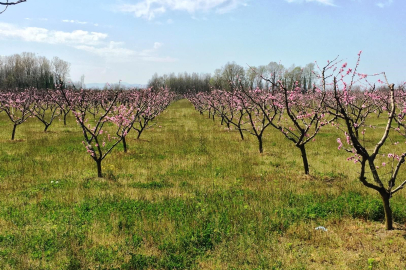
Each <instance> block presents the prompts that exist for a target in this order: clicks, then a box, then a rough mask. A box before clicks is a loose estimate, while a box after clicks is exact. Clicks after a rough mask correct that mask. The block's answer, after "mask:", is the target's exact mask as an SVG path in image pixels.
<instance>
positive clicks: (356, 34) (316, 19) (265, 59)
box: [0, 0, 406, 84]
mask: <svg viewBox="0 0 406 270" xmlns="http://www.w3.org/2000/svg"><path fill="white" fill-rule="evenodd" d="M405 11H406V1H401V0H268V1H265V0H195V1H192V0H109V1H106V0H85V1H84V0H69V1H66V0H52V1H50V0H27V2H25V3H21V4H18V5H15V6H11V7H9V8H8V10H7V11H6V12H4V13H3V14H1V15H0V55H11V54H15V53H21V52H34V53H37V54H38V55H41V56H46V57H48V58H49V59H51V58H52V57H53V56H58V57H60V58H62V59H63V60H65V61H68V62H70V63H71V72H70V74H71V78H72V80H74V81H77V80H79V79H80V76H81V75H82V74H84V75H85V83H95V82H98V83H104V82H110V83H117V82H118V81H119V80H123V81H125V82H129V83H140V84H146V83H147V82H148V80H149V79H150V78H151V76H152V75H153V74H154V73H155V72H157V73H158V74H160V75H162V74H164V73H170V72H174V73H175V74H177V73H179V72H185V71H186V72H198V73H212V72H214V70H215V69H216V68H220V67H221V66H223V65H224V64H226V63H227V62H229V61H230V62H232V61H235V62H236V63H237V64H239V65H242V66H244V67H247V65H250V66H258V65H266V64H268V63H269V62H271V61H275V62H281V63H282V64H283V65H284V66H285V67H289V66H291V65H292V64H295V65H300V66H304V65H306V64H307V63H310V62H314V61H318V62H319V64H320V65H323V64H324V63H326V61H327V60H329V59H330V60H331V59H333V58H335V57H336V56H337V55H340V58H341V59H344V61H346V62H348V63H349V66H350V67H351V65H354V64H355V62H356V59H357V53H358V52H359V51H360V50H362V51H363V54H362V60H361V65H360V67H359V71H360V72H362V73H368V74H373V73H378V72H382V71H385V72H386V74H387V76H388V79H389V81H390V82H393V83H400V82H402V81H405V80H406V72H405V71H406V70H405V63H406V49H405V44H406V23H405V18H404V12H405Z"/></svg>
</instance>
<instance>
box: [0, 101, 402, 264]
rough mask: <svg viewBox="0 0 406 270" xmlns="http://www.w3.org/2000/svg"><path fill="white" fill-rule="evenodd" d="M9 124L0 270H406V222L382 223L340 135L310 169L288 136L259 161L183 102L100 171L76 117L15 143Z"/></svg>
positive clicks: (1, 144)
mask: <svg viewBox="0 0 406 270" xmlns="http://www.w3.org/2000/svg"><path fill="white" fill-rule="evenodd" d="M0 126H1V131H0V160H1V163H0V195H1V198H2V199H1V200H0V269H367V268H368V264H370V265H372V267H373V268H375V267H376V269H405V268H406V258H405V255H404V254H405V252H404V251H406V245H405V239H404V235H405V233H404V230H395V231H392V232H385V231H384V230H383V226H382V224H381V220H382V209H381V202H380V201H379V198H378V197H377V196H374V195H373V194H372V195H371V194H370V193H367V192H366V191H365V190H364V189H363V188H362V187H360V186H359V183H358V182H357V181H356V179H355V178H354V175H355V173H353V172H352V170H353V169H354V168H356V167H348V164H343V163H342V162H340V160H342V159H343V157H344V156H345V155H343V153H341V152H338V153H337V152H334V151H331V150H329V149H331V148H332V147H331V144H334V143H335V141H334V138H335V136H336V135H334V133H333V131H329V130H327V131H325V132H323V133H322V134H321V136H320V139H319V138H318V140H320V142H319V143H318V144H317V145H315V146H311V147H309V150H308V154H309V159H310V164H311V166H312V167H311V173H312V176H311V177H304V176H303V174H302V171H301V170H302V168H301V163H300V154H299V153H297V152H295V150H296V149H293V151H291V150H292V148H291V147H290V145H289V142H287V141H286V140H285V139H283V138H282V137H281V136H279V134H277V133H274V132H272V131H271V130H269V132H268V133H267V134H266V136H265V144H264V147H265V153H264V154H262V155H260V154H259V153H258V150H257V146H256V141H255V139H254V138H251V137H250V136H246V137H247V140H245V141H241V140H240V137H239V134H238V132H235V131H228V130H227V129H225V127H224V126H220V125H219V121H218V119H216V121H215V122H213V121H212V120H210V119H208V118H207V116H201V115H199V113H198V112H196V111H194V110H193V106H192V105H191V104H190V103H189V102H188V101H186V100H180V101H177V102H175V103H174V104H172V105H171V106H170V107H169V108H168V109H167V110H166V111H165V112H164V113H163V114H162V115H160V116H159V118H158V119H157V122H156V125H155V126H153V127H152V128H150V129H149V130H147V131H145V134H143V135H142V136H141V140H136V139H135V138H134V134H131V133H130V134H129V140H128V145H129V147H130V149H129V152H128V153H127V154H124V153H123V149H122V146H119V147H118V148H117V149H115V151H113V153H112V154H111V155H110V156H108V157H107V158H106V160H105V161H104V163H103V167H104V173H105V178H103V179H98V178H97V177H96V168H95V164H94V162H93V161H92V160H91V159H90V157H89V156H87V155H86V153H85V151H84V149H83V146H82V145H81V141H82V139H81V132H80V130H79V129H78V127H77V126H76V125H75V122H74V119H72V118H70V119H68V126H67V127H65V126H63V123H56V124H55V126H51V128H50V130H51V132H48V133H43V132H42V131H41V130H42V127H41V125H40V124H39V123H37V122H36V121H35V120H34V119H31V120H30V121H29V122H28V123H25V124H24V125H22V126H21V127H19V129H18V130H17V135H16V136H17V139H18V141H16V142H11V141H10V140H9V135H10V132H11V130H9V129H10V125H9V123H8V122H7V119H6V116H5V115H4V114H0ZM332 138H333V139H332ZM333 148H335V146H333ZM332 163H334V164H336V165H335V166H333V167H332V166H331V164H332ZM349 168H351V170H349ZM405 203H406V199H405V196H398V197H397V198H395V199H394V202H393V207H394V212H395V216H396V217H395V219H396V220H397V221H399V222H401V221H402V222H404V221H406V210H405V207H404V205H405ZM317 226H324V227H326V228H327V232H325V231H322V230H315V228H316V227H317Z"/></svg>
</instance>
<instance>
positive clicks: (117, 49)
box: [0, 22, 177, 62]
mask: <svg viewBox="0 0 406 270" xmlns="http://www.w3.org/2000/svg"><path fill="white" fill-rule="evenodd" d="M107 37H108V35H107V34H105V33H98V32H88V31H83V30H75V31H72V32H63V31H54V30H48V29H45V28H39V27H18V26H15V25H12V24H8V23H1V22H0V39H8V38H13V39H19V40H23V41H26V42H39V43H48V44H55V45H66V46H70V47H73V48H76V49H78V50H82V51H86V52H89V53H92V54H96V55H99V56H101V57H103V58H106V59H109V60H111V61H117V62H123V61H124V62H128V61H134V60H137V59H138V60H143V61H152V62H174V61H177V59H174V58H171V57H160V56H159V55H158V51H159V49H160V48H161V47H162V46H163V44H162V43H160V42H155V43H154V44H153V46H152V48H150V49H145V50H142V51H139V52H137V51H135V50H131V49H128V48H125V47H124V45H125V44H124V43H123V42H116V41H106V39H107Z"/></svg>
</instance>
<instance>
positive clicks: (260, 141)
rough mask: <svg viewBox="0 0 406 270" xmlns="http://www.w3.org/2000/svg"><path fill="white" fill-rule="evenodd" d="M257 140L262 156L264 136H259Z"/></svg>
mask: <svg viewBox="0 0 406 270" xmlns="http://www.w3.org/2000/svg"><path fill="white" fill-rule="evenodd" d="M257 139H258V147H259V152H260V153H261V154H262V153H263V152H264V149H263V147H262V136H257Z"/></svg>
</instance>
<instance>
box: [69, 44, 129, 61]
mask: <svg viewBox="0 0 406 270" xmlns="http://www.w3.org/2000/svg"><path fill="white" fill-rule="evenodd" d="M123 44H124V43H123V42H114V41H110V42H109V43H108V45H107V46H105V47H95V46H89V45H77V46H74V47H75V48H76V49H78V50H83V51H87V52H90V53H94V54H97V55H99V56H102V57H106V58H107V57H111V58H116V57H129V56H134V55H135V54H136V53H135V51H133V50H130V49H126V48H123V47H122V45H123Z"/></svg>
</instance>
